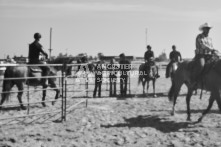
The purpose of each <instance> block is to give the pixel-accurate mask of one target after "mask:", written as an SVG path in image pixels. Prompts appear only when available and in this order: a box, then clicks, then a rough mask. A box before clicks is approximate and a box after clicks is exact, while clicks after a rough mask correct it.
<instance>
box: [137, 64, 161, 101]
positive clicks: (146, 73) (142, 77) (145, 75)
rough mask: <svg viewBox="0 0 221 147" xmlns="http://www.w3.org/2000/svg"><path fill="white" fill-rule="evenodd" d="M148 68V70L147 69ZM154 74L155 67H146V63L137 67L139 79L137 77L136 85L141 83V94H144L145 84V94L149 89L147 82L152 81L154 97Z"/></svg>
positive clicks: (154, 94) (155, 71)
mask: <svg viewBox="0 0 221 147" xmlns="http://www.w3.org/2000/svg"><path fill="white" fill-rule="evenodd" d="M148 68H149V69H148ZM156 73H157V66H151V67H150V65H147V63H142V64H141V65H140V66H139V77H138V85H139V84H140V82H142V85H143V94H145V84H146V83H147V92H148V89H149V82H150V81H152V83H153V96H154V97H156V96H157V95H156V93H155V82H156V79H157V77H156Z"/></svg>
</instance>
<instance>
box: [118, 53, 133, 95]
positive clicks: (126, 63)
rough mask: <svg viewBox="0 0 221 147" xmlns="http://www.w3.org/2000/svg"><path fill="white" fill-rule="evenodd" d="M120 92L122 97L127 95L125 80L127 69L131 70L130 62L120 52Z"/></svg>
mask: <svg viewBox="0 0 221 147" xmlns="http://www.w3.org/2000/svg"><path fill="white" fill-rule="evenodd" d="M119 64H120V94H121V96H122V97H124V96H126V95H127V81H128V75H129V71H130V70H131V64H130V62H129V61H128V60H126V58H125V54H124V53H122V54H120V61H119Z"/></svg>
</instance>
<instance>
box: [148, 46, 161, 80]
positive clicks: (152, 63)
mask: <svg viewBox="0 0 221 147" xmlns="http://www.w3.org/2000/svg"><path fill="white" fill-rule="evenodd" d="M144 61H145V66H146V69H147V70H148V73H150V72H151V70H152V74H153V75H155V74H156V75H155V77H156V78H159V77H160V75H159V74H158V68H156V69H157V71H156V73H155V71H154V68H155V67H157V66H156V64H155V61H154V52H153V51H152V50H151V46H150V45H147V51H146V52H145V53H144Z"/></svg>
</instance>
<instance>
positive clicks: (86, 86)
mask: <svg viewBox="0 0 221 147" xmlns="http://www.w3.org/2000/svg"><path fill="white" fill-rule="evenodd" d="M85 89H86V97H87V98H88V73H86V84H85Z"/></svg>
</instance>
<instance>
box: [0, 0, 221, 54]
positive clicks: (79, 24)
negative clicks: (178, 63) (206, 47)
mask: <svg viewBox="0 0 221 147" xmlns="http://www.w3.org/2000/svg"><path fill="white" fill-rule="evenodd" d="M220 5H221V1H220V0H37V1H36V0H35V1H34V0H0V51H1V54H0V58H4V57H6V56H7V55H9V56H10V57H13V56H14V55H16V56H21V55H23V56H27V55H28V45H29V44H30V43H32V42H33V40H34V39H33V35H34V33H36V32H39V33H41V35H42V38H41V40H40V43H41V44H42V45H43V47H44V50H45V51H47V52H48V53H49V50H48V49H49V48H50V43H49V42H50V28H52V47H51V48H52V49H53V50H52V56H57V55H58V54H59V53H62V54H66V53H67V54H68V55H73V56H75V55H77V54H79V53H87V54H88V55H92V56H96V55H97V53H99V52H101V53H103V54H104V55H107V56H108V55H109V56H111V55H116V56H118V55H119V54H121V53H125V55H130V56H131V55H132V56H139V57H140V56H143V55H144V52H145V51H146V45H147V44H149V45H151V46H152V50H153V51H154V53H155V56H156V57H157V56H159V55H160V54H161V53H162V52H166V54H167V56H168V54H169V53H170V51H171V50H172V49H171V47H172V45H176V46H177V50H179V51H180V52H181V54H182V56H183V58H193V56H194V50H195V38H196V36H197V35H198V34H199V33H201V32H200V31H199V26H200V25H201V24H203V23H205V22H208V23H210V24H212V26H213V28H212V29H211V31H210V34H209V35H210V37H211V38H212V40H213V45H214V47H215V48H216V49H217V50H219V51H221V41H220V40H221V7H220Z"/></svg>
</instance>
